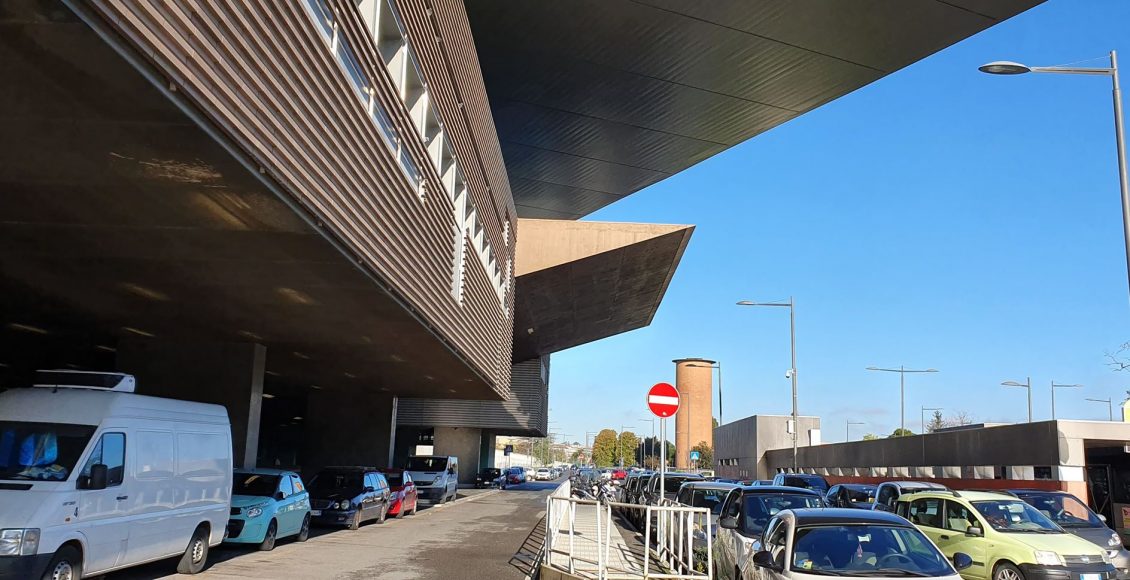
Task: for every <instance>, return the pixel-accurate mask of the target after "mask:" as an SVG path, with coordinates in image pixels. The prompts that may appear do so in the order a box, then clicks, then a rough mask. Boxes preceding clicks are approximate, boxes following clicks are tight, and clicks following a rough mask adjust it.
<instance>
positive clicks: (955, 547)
mask: <svg viewBox="0 0 1130 580" xmlns="http://www.w3.org/2000/svg"><path fill="white" fill-rule="evenodd" d="M895 510H896V512H897V513H898V514H899V515H900V516H902V517H904V518H906V519H908V520H910V521H911V522H912V523H913V524H914V525H916V526H918V528H919V529H920V530H922V532H923V533H925V534H926V535H927V536H929V538H930V539H931V540H933V541H934V543H935V544H937V545H938V547H939V548H941V550H942V553H944V554H945V555H946V557H948V558H953V555H954V554H956V553H958V552H963V553H965V554H969V555H970V556H971V557H972V558H973V565H972V566H970V567H969V568H966V569H965V570H962V571H961V576H962V578H964V579H965V580H1113V579H1114V578H1115V576H1116V570H1115V568H1114V566H1113V565H1112V564H1111V562H1110V558H1109V557H1108V556H1107V553H1106V551H1105V550H1103V549H1102V548H1100V547H1098V546H1096V545H1095V544H1092V543H1091V542H1088V541H1087V540H1084V539H1082V538H1080V537H1078V536H1076V535H1073V534H1069V533H1067V532H1065V531H1064V530H1063V528H1060V527H1059V526H1058V525H1056V524H1055V522H1052V521H1051V520H1050V519H1048V518H1047V517H1046V516H1045V515H1044V514H1042V513H1040V512H1039V511H1038V510H1036V508H1033V507H1032V506H1030V505H1028V504H1027V503H1025V502H1024V501H1022V500H1020V499H1019V498H1016V497H1014V496H1011V495H1007V494H1004V493H992V492H978V491H961V492H957V491H925V492H919V493H913V494H909V495H904V496H902V497H900V498H899V499H898V503H897V504H896V508H895Z"/></svg>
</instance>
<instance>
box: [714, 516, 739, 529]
mask: <svg viewBox="0 0 1130 580" xmlns="http://www.w3.org/2000/svg"><path fill="white" fill-rule="evenodd" d="M718 527H720V528H725V529H727V530H736V529H737V528H738V518H737V516H722V517H720V518H718Z"/></svg>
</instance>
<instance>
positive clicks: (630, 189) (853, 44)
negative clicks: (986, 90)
mask: <svg viewBox="0 0 1130 580" xmlns="http://www.w3.org/2000/svg"><path fill="white" fill-rule="evenodd" d="M1040 3H1041V0H853V1H851V2H844V1H843V0H804V1H789V2H785V1H781V0H710V1H709V2H686V1H685V0H580V1H577V2H513V1H511V0H466V6H467V13H468V17H469V19H470V22H471V29H472V32H473V33H474V35H475V44H476V48H477V50H478V55H479V60H480V63H481V67H482V70H483V78H484V81H485V82H486V88H487V93H488V94H489V96H490V102H491V109H492V111H493V114H494V121H495V125H496V126H497V128H498V135H499V140H500V141H501V144H502V151H503V155H504V157H505V160H506V167H507V172H508V173H509V175H510V182H511V185H512V189H513V192H514V202H515V204H516V206H517V211H518V215H519V216H520V217H533V218H564V219H576V218H579V217H581V216H584V215H587V214H589V213H592V212H593V211H596V210H597V209H600V208H601V207H604V206H606V205H608V204H610V203H613V202H615V201H616V200H619V199H621V198H623V197H624V196H627V195H629V194H631V193H634V192H636V191H638V190H640V189H642V188H644V187H647V186H648V185H651V184H653V183H655V182H657V181H660V180H662V179H664V178H666V177H668V176H670V175H672V174H674V173H677V172H679V171H682V170H683V169H685V168H687V167H689V166H691V165H694V164H696V163H698V162H700V161H702V160H704V159H707V158H709V157H711V156H713V155H715V154H717V153H719V152H721V151H723V150H725V149H727V148H729V147H732V146H734V145H736V144H738V143H741V142H742V141H745V140H747V139H749V138H751V137H753V136H755V135H758V134H760V133H763V132H765V131H768V130H769V129H772V128H774V127H776V126H778V125H780V124H782V123H784V122H786V121H788V120H790V119H793V118H794V117H797V116H799V115H802V114H804V113H806V112H808V111H810V110H812V109H814V108H816V107H819V106H820V105H823V104H825V103H827V102H829V101H832V100H834V99H836V98H839V97H841V96H843V95H845V94H847V93H850V92H852V91H854V90H856V89H858V88H860V87H863V86H865V85H867V84H870V83H872V82H874V81H876V80H878V79H880V78H882V77H884V76H886V75H888V74H890V73H892V72H895V71H897V70H899V69H901V68H903V67H905V66H907V65H910V64H912V63H914V62H916V61H918V60H921V59H923V58H925V57H927V56H929V55H931V54H933V53H935V52H937V51H939V50H941V49H943V48H946V47H948V46H950V45H952V44H954V43H956V42H959V41H961V40H963V39H965V38H967V37H969V36H971V35H973V34H976V33H978V32H980V31H982V30H984V29H986V28H989V27H991V26H993V25H995V24H997V23H999V22H1001V21H1003V20H1005V19H1007V18H1010V17H1012V16H1014V15H1016V14H1018V13H1020V12H1023V11H1024V10H1027V9H1029V8H1031V7H1033V6H1035V5H1037V4H1040Z"/></svg>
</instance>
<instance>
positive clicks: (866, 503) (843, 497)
mask: <svg viewBox="0 0 1130 580" xmlns="http://www.w3.org/2000/svg"><path fill="white" fill-rule="evenodd" d="M824 500H825V501H827V502H828V507H839V508H856V509H864V510H869V509H871V506H872V505H874V503H875V486H874V485H868V484H866V483H840V484H836V485H833V486H832V489H829V490H828V495H827V496H825V497H824Z"/></svg>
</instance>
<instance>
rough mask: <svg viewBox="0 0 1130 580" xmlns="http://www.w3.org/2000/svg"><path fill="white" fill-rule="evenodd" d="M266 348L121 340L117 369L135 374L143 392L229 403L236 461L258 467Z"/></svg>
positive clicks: (234, 458) (221, 403)
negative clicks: (256, 464) (256, 463)
mask: <svg viewBox="0 0 1130 580" xmlns="http://www.w3.org/2000/svg"><path fill="white" fill-rule="evenodd" d="M266 352H267V351H266V349H265V348H263V346H261V345H258V344H248V343H200V342H169V341H156V340H123V341H121V342H120V343H119V344H118V352H117V369H118V370H119V371H121V372H124V373H129V374H131V375H134V377H136V378H137V392H138V393H140V394H143V395H152V396H155V397H168V398H171V399H183V400H186V401H199V402H202V403H215V404H218V405H223V406H224V407H226V408H227V410H228V419H229V420H230V421H231V431H232V453H233V455H232V462H233V463H234V465H235V466H236V467H255V457H256V454H257V451H258V444H259V414H260V410H261V405H262V401H263V371H264V365H265V363H266V357H267V354H266Z"/></svg>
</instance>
